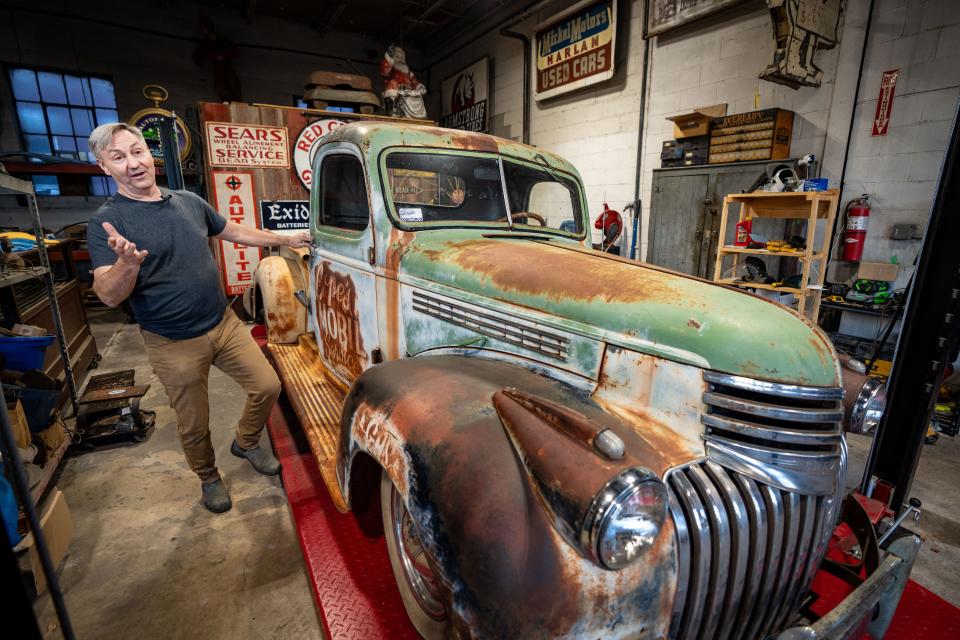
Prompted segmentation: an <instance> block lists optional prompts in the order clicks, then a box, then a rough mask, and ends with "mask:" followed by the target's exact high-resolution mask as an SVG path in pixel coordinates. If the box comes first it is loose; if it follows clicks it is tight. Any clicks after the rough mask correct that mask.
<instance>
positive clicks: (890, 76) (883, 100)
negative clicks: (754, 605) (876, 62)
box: [871, 69, 900, 136]
mask: <svg viewBox="0 0 960 640" xmlns="http://www.w3.org/2000/svg"><path fill="white" fill-rule="evenodd" d="M899 75H900V69H891V70H890V71H884V72H883V79H882V80H880V95H878V96H877V114H876V115H875V116H874V117H873V131H872V132H871V135H874V136H885V135H887V131H888V130H889V129H890V116H891V115H892V114H893V96H894V92H895V91H896V90H897V76H899Z"/></svg>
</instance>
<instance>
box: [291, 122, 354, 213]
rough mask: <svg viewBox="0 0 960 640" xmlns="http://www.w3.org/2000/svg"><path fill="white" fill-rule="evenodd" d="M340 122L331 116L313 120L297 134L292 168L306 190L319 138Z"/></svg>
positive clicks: (311, 178) (309, 183) (310, 182)
mask: <svg viewBox="0 0 960 640" xmlns="http://www.w3.org/2000/svg"><path fill="white" fill-rule="evenodd" d="M342 124H343V121H342V120H334V119H332V118H331V119H326V120H315V121H313V122H309V123H307V125H306V126H305V127H304V128H303V129H302V130H301V131H300V133H299V134H298V135H297V139H296V140H295V141H294V143H293V168H294V170H295V171H296V172H297V180H299V181H300V184H302V185H303V188H304V189H306V190H307V191H310V185H311V184H313V158H314V156H316V155H317V149H319V148H320V139H321V138H323V136H325V135H327V134H328V133H330V132H331V131H333V130H334V129H336V128H337V127H339V126H340V125H342ZM304 228H306V227H304Z"/></svg>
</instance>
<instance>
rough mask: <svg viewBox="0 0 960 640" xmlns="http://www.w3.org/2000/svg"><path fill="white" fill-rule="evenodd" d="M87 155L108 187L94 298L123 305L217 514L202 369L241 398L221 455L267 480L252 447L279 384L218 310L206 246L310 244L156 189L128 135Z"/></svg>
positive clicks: (94, 136) (273, 464)
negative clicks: (111, 186)
mask: <svg viewBox="0 0 960 640" xmlns="http://www.w3.org/2000/svg"><path fill="white" fill-rule="evenodd" d="M89 146H90V151H91V152H93V154H94V156H95V157H96V159H97V164H99V165H100V168H101V169H103V171H104V172H105V173H106V174H107V175H109V176H111V177H112V178H113V179H114V180H115V181H116V183H117V194H116V195H115V196H113V197H112V198H109V199H108V200H107V201H106V203H104V205H103V206H102V207H100V209H99V210H98V211H97V213H96V214H95V215H94V216H93V217H92V218H91V220H90V223H89V224H88V226H87V241H88V244H89V248H90V259H91V261H92V263H93V290H94V291H95V292H96V294H97V296H98V297H99V298H100V299H101V300H102V301H103V302H104V304H107V305H110V306H114V305H118V304H120V303H121V302H123V301H124V300H126V299H127V298H129V299H130V304H131V306H132V308H133V312H134V315H135V316H136V319H137V322H139V323H140V329H141V332H142V334H143V341H144V344H145V345H146V348H147V356H148V357H149V358H150V364H151V365H152V366H153V370H154V372H155V373H156V374H157V377H158V378H160V381H161V382H162V383H163V386H164V388H165V389H166V391H167V395H168V396H169V397H170V406H172V407H173V409H174V411H175V412H176V414H177V431H178V433H179V435H180V443H181V445H182V446H183V451H184V453H185V454H186V458H187V462H188V463H189V465H190V468H191V469H192V470H193V471H194V472H195V473H196V474H197V475H198V476H200V480H201V483H202V485H201V486H202V498H203V504H204V506H205V507H206V508H207V509H209V510H210V511H213V512H215V513H220V512H223V511H226V510H228V509H229V508H230V506H231V502H230V495H229V493H228V492H227V488H226V486H225V485H224V483H223V480H222V479H221V478H220V473H219V472H218V471H217V466H216V461H215V458H214V452H213V446H212V445H211V442H210V428H209V417H210V407H209V401H208V397H207V378H208V375H209V372H210V365H211V364H212V365H215V366H216V367H217V368H219V369H221V370H222V371H224V372H225V373H226V374H227V375H229V376H230V377H232V378H233V379H234V380H236V381H237V382H238V383H239V384H240V385H241V386H242V387H243V388H244V390H245V391H246V392H247V402H246V406H245V407H244V409H243V415H242V417H241V418H240V422H239V424H238V425H237V432H236V438H235V440H234V442H233V444H232V445H231V447H230V452H231V453H233V454H234V455H236V456H239V457H243V458H246V459H247V460H249V461H250V464H251V465H253V468H254V469H256V470H257V471H259V472H260V473H263V474H266V475H276V474H277V473H279V471H280V464H279V462H278V461H277V459H276V458H275V457H274V455H273V453H272V452H271V451H270V447H269V445H267V446H260V445H259V440H260V434H261V432H262V430H263V426H264V423H265V421H266V418H267V415H268V414H269V412H270V409H271V408H272V406H273V403H274V402H275V401H276V399H277V396H278V395H280V381H279V379H278V378H277V374H276V373H275V372H274V371H273V368H272V367H271V366H270V364H269V363H268V362H267V360H266V358H265V357H264V355H263V353H262V352H261V351H260V349H259V348H258V347H257V344H256V342H254V340H253V338H252V337H251V336H250V332H249V331H248V330H247V329H246V328H245V327H244V325H243V323H242V322H240V320H239V319H238V318H237V316H236V315H235V314H234V313H233V311H232V310H231V309H229V308H228V307H227V300H226V297H225V296H224V293H223V290H222V289H221V287H220V276H219V272H218V270H217V265H216V262H215V261H214V259H213V256H212V254H211V252H210V249H209V245H208V238H210V237H215V238H219V239H221V240H226V241H228V242H236V243H239V244H244V245H248V246H254V247H267V246H278V245H285V246H289V247H306V246H309V244H310V236H309V235H308V234H306V233H300V234H298V235H295V236H280V235H277V234H275V233H271V232H269V231H261V230H259V229H253V228H251V227H245V226H243V225H239V224H236V223H235V222H232V221H229V220H227V219H225V218H224V217H223V216H221V215H220V214H218V213H217V212H216V211H215V210H214V209H213V208H212V207H211V206H210V205H208V204H207V203H206V202H205V201H204V200H202V199H201V198H199V197H198V196H196V195H194V194H192V193H189V192H187V191H169V190H167V189H161V188H159V187H158V186H157V182H156V170H155V168H154V164H153V157H152V156H151V155H150V151H149V149H148V148H147V145H146V142H145V141H144V139H143V135H142V134H141V133H140V130H139V129H137V128H136V127H132V126H130V125H127V124H122V123H116V124H107V125H102V126H100V127H97V128H96V129H94V131H93V132H92V133H91V134H90V140H89Z"/></svg>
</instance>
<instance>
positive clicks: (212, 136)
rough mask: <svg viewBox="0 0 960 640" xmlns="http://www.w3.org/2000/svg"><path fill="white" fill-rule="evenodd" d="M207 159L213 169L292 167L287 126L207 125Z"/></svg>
mask: <svg viewBox="0 0 960 640" xmlns="http://www.w3.org/2000/svg"><path fill="white" fill-rule="evenodd" d="M206 125H207V159H208V161H209V162H210V166H212V167H278V168H287V167H289V166H290V149H289V145H288V143H287V129H286V127H268V126H263V125H256V124H234V123H230V122H207V123H206Z"/></svg>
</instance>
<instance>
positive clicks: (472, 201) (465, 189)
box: [386, 152, 582, 235]
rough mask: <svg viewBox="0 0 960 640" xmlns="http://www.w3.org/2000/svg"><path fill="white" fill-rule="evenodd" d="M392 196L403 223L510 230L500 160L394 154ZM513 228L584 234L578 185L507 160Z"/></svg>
mask: <svg viewBox="0 0 960 640" xmlns="http://www.w3.org/2000/svg"><path fill="white" fill-rule="evenodd" d="M386 169H387V171H386V173H387V175H386V178H387V186H388V195H389V197H390V198H391V200H392V203H393V210H394V212H395V214H396V216H397V218H398V219H399V220H400V222H401V223H403V224H404V225H411V226H414V227H416V226H418V225H420V224H423V225H424V226H432V225H434V224H437V223H440V224H442V225H443V226H457V225H460V224H462V225H463V226H474V225H477V224H481V225H483V226H500V225H503V226H506V225H507V211H506V203H505V202H504V185H503V181H502V180H501V173H500V166H499V163H498V162H497V160H496V159H495V158H485V157H476V156H458V155H453V154H446V153H403V152H394V153H391V154H390V155H388V156H387V159H386ZM503 176H504V178H505V179H506V194H507V199H508V200H509V202H510V213H511V214H512V216H513V224H514V227H522V228H524V229H525V230H528V231H529V230H540V229H542V230H551V231H563V232H567V233H571V234H575V235H579V234H580V233H581V232H582V225H581V221H580V206H579V198H578V195H577V194H578V192H577V187H576V183H575V182H574V181H573V180H572V179H569V178H566V177H564V175H563V174H560V173H559V172H557V171H554V170H552V169H549V168H540V167H537V166H536V165H533V164H524V163H519V162H514V161H511V160H504V162H503Z"/></svg>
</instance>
